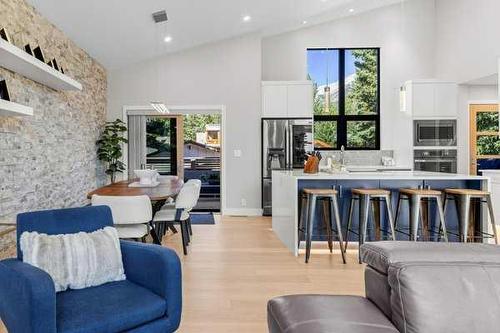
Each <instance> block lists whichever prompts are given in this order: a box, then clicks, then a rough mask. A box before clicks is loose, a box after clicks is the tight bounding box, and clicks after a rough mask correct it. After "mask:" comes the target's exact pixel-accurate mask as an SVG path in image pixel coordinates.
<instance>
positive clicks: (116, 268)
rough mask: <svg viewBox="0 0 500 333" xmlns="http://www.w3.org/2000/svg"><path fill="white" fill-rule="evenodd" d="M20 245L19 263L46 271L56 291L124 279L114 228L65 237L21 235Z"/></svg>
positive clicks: (66, 235)
mask: <svg viewBox="0 0 500 333" xmlns="http://www.w3.org/2000/svg"><path fill="white" fill-rule="evenodd" d="M20 243H21V244H20V245H21V251H22V253H23V261H24V262H25V263H28V264H30V265H33V266H36V267H38V268H40V269H42V270H44V271H46V272H47V273H48V274H49V275H50V276H51V277H52V280H53V281H54V284H55V288H56V291H64V290H66V289H68V288H70V289H83V288H87V287H92V286H98V285H101V284H104V283H107V282H112V281H121V280H125V272H124V269H123V262H122V252H121V249H120V241H119V239H118V233H117V232H116V229H115V228H112V227H105V228H104V229H100V230H97V231H94V232H91V233H85V232H79V233H77V234H65V235H46V234H39V233H38V232H23V233H22V235H21V240H20Z"/></svg>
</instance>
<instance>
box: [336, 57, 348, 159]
mask: <svg viewBox="0 0 500 333" xmlns="http://www.w3.org/2000/svg"><path fill="white" fill-rule="evenodd" d="M341 146H344V147H347V122H346V119H345V50H344V49H341V50H339V120H338V123H337V149H340V147H341Z"/></svg>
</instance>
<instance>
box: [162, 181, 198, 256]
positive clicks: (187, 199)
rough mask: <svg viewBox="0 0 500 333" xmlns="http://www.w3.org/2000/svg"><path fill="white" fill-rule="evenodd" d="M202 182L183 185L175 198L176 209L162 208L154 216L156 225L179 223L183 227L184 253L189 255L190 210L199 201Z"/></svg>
mask: <svg viewBox="0 0 500 333" xmlns="http://www.w3.org/2000/svg"><path fill="white" fill-rule="evenodd" d="M200 188H201V182H200V183H197V182H195V183H186V184H184V186H182V188H181V190H180V192H179V194H178V195H177V198H176V199H175V208H174V209H161V210H159V211H158V212H157V213H156V215H155V216H154V218H153V222H154V223H155V224H156V225H159V224H163V225H168V224H179V225H180V227H181V236H182V249H183V251H184V254H185V255H187V246H188V245H189V241H190V237H189V234H190V229H191V228H190V225H191V221H190V216H189V212H190V211H191V210H192V209H193V208H194V207H195V206H196V204H197V203H198V198H199V196H200ZM163 229H164V228H163Z"/></svg>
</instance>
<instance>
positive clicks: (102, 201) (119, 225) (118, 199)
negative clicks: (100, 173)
mask: <svg viewBox="0 0 500 333" xmlns="http://www.w3.org/2000/svg"><path fill="white" fill-rule="evenodd" d="M91 202H92V206H108V207H109V208H110V209H111V214H112V215H113V223H114V227H115V228H116V230H117V231H118V236H119V237H120V238H125V239H136V240H139V239H140V240H142V241H145V237H146V235H147V234H148V233H149V230H150V229H149V228H150V226H149V223H151V220H152V219H153V210H152V207H151V200H150V199H149V197H148V196H147V195H140V196H104V195H93V196H92V199H91Z"/></svg>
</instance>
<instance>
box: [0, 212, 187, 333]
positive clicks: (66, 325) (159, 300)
mask: <svg viewBox="0 0 500 333" xmlns="http://www.w3.org/2000/svg"><path fill="white" fill-rule="evenodd" d="M111 226H113V216H112V213H111V210H110V209H109V207H105V206H96V207H81V208H71V209H60V210H47V211H40V212H32V213H24V214H19V215H18V216H17V235H18V239H19V237H20V235H21V234H22V233H23V232H25V231H36V232H39V233H44V234H48V235H55V234H62V233H65V234H76V233H79V232H93V231H96V230H99V229H102V228H105V227H111ZM120 249H121V253H122V258H123V259H122V260H123V268H124V270H125V275H126V277H127V279H126V280H124V281H117V282H111V283H106V284H103V285H101V286H98V287H92V288H85V289H79V290H72V289H68V290H66V291H62V292H60V293H57V294H56V292H55V289H54V282H53V281H52V279H51V277H50V276H49V275H48V274H47V273H46V272H44V271H42V270H40V269H38V268H36V267H34V266H32V265H29V264H26V263H24V262H23V255H22V253H21V252H20V251H18V253H17V258H12V259H6V260H2V261H0V299H1V300H2V302H0V316H1V317H2V321H3V323H4V325H5V327H6V329H7V331H8V332H25V333H40V332H44V333H55V332H75V331H78V332H82V333H83V332H132V331H135V332H150V333H159V332H162V333H171V332H175V331H176V330H177V328H178V327H179V323H180V320H181V314H182V272H181V264H180V261H179V257H178V256H177V254H176V253H175V251H173V250H171V249H168V248H166V247H161V246H153V245H151V244H142V243H138V242H130V241H120ZM56 303H57V306H56Z"/></svg>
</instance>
